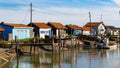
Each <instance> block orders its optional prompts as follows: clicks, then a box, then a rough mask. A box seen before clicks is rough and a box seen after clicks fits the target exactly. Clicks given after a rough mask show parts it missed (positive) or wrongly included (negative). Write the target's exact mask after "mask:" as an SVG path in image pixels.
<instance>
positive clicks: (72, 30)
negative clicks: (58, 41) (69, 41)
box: [66, 24, 82, 35]
mask: <svg viewBox="0 0 120 68" xmlns="http://www.w3.org/2000/svg"><path fill="white" fill-rule="evenodd" d="M66 27H67V33H68V34H72V35H79V34H82V27H79V26H78V25H74V24H69V25H66Z"/></svg>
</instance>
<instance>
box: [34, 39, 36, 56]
mask: <svg viewBox="0 0 120 68" xmlns="http://www.w3.org/2000/svg"><path fill="white" fill-rule="evenodd" d="M35 42H36V38H35V39H34V44H35ZM34 54H35V45H34Z"/></svg>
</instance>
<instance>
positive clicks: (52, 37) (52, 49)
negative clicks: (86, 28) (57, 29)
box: [52, 35, 54, 50]
mask: <svg viewBox="0 0 120 68" xmlns="http://www.w3.org/2000/svg"><path fill="white" fill-rule="evenodd" d="M52 50H54V35H52Z"/></svg>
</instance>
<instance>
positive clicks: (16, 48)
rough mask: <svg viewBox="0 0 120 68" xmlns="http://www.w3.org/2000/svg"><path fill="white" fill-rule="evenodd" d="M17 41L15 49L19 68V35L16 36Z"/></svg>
mask: <svg viewBox="0 0 120 68" xmlns="http://www.w3.org/2000/svg"><path fill="white" fill-rule="evenodd" d="M15 43H16V47H15V50H16V55H17V68H18V66H19V52H18V40H17V36H15Z"/></svg>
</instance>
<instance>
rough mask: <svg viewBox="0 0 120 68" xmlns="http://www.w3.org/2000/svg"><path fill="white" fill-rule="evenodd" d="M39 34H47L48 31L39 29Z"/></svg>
mask: <svg viewBox="0 0 120 68" xmlns="http://www.w3.org/2000/svg"><path fill="white" fill-rule="evenodd" d="M40 33H41V34H47V33H48V31H40Z"/></svg>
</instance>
